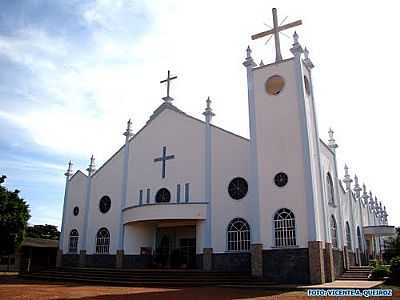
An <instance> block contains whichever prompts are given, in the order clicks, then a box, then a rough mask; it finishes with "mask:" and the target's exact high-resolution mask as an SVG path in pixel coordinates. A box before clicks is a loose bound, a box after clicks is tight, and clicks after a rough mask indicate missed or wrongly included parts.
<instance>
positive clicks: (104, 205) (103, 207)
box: [99, 196, 111, 214]
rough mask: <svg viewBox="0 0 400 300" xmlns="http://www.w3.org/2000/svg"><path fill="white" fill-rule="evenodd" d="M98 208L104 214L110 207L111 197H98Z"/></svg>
mask: <svg viewBox="0 0 400 300" xmlns="http://www.w3.org/2000/svg"><path fill="white" fill-rule="evenodd" d="M99 208H100V211H101V212H102V213H103V214H105V213H106V212H108V211H109V210H110V208H111V199H110V197H108V196H103V197H102V198H101V199H100V203H99Z"/></svg>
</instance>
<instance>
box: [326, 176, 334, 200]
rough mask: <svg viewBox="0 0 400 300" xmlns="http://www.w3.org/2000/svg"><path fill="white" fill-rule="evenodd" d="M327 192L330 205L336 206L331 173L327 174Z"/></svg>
mask: <svg viewBox="0 0 400 300" xmlns="http://www.w3.org/2000/svg"><path fill="white" fill-rule="evenodd" d="M326 190H327V193H328V203H329V204H335V197H334V195H335V190H334V189H333V181H332V176H331V174H330V173H329V172H328V173H327V174H326Z"/></svg>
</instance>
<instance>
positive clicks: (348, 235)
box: [346, 222, 352, 250]
mask: <svg viewBox="0 0 400 300" xmlns="http://www.w3.org/2000/svg"><path fill="white" fill-rule="evenodd" d="M346 240H347V248H349V250H351V249H352V247H351V233H350V225H349V222H346Z"/></svg>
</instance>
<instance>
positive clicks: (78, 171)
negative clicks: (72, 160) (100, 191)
mask: <svg viewBox="0 0 400 300" xmlns="http://www.w3.org/2000/svg"><path fill="white" fill-rule="evenodd" d="M78 173H81V174H82V175H83V176H85V177H87V175H86V174H85V173H83V172H82V171H81V170H77V171H76V172H75V174H74V175H72V176H71V178H70V179H69V181H71V180H72V178H74V177H75V175H77V174H78Z"/></svg>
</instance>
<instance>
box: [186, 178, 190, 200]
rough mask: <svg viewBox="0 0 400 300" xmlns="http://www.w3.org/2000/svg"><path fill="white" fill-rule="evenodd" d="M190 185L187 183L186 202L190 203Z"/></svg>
mask: <svg viewBox="0 0 400 300" xmlns="http://www.w3.org/2000/svg"><path fill="white" fill-rule="evenodd" d="M189 193H190V190H189V183H185V202H186V203H187V202H189Z"/></svg>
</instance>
